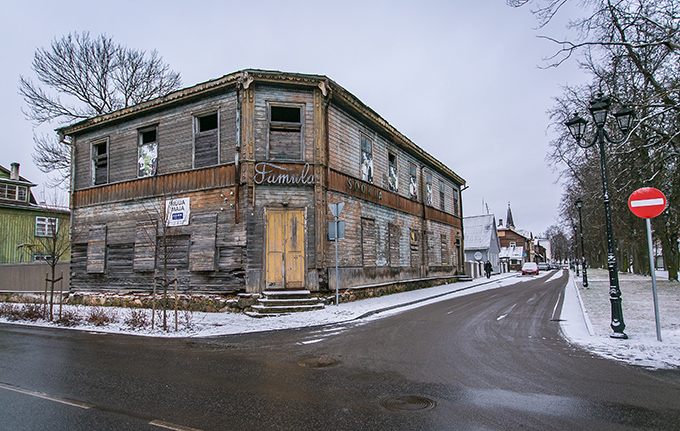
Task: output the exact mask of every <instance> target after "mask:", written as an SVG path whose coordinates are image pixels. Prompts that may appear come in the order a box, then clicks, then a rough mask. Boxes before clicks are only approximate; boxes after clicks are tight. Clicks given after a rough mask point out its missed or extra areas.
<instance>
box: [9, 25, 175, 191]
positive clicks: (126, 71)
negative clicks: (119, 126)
mask: <svg viewBox="0 0 680 431" xmlns="http://www.w3.org/2000/svg"><path fill="white" fill-rule="evenodd" d="M31 69H32V70H33V71H34V72H35V75H36V77H37V79H38V83H35V82H34V81H33V80H32V79H31V78H29V77H25V76H23V75H22V76H21V77H20V79H19V94H21V95H22V96H23V98H24V101H25V102H26V105H27V108H26V109H25V110H24V111H23V112H24V115H25V116H26V118H27V119H28V120H30V121H31V122H33V123H34V124H35V125H36V126H38V125H41V124H45V123H52V122H54V121H57V122H59V123H61V124H64V123H69V122H74V121H78V120H83V119H86V118H90V117H94V116H98V115H102V114H106V113H108V112H112V111H115V110H118V109H122V108H126V107H128V106H132V105H136V104H138V103H142V102H145V101H147V100H150V99H153V98H155V97H159V96H163V95H166V94H168V93H170V92H171V91H174V90H177V89H178V88H180V86H181V78H180V75H179V73H178V72H174V71H172V70H170V68H169V66H168V65H167V64H165V63H164V62H163V60H162V58H161V57H160V56H159V55H158V53H157V52H156V51H155V50H154V51H151V52H150V53H147V52H146V51H139V50H136V49H131V48H128V47H126V46H123V45H119V44H116V43H114V41H113V39H112V38H111V37H109V36H107V35H105V34H102V35H99V36H97V37H95V38H91V37H90V34H89V33H88V32H83V33H82V34H78V33H69V34H68V35H66V36H63V37H61V38H60V39H56V38H55V39H54V40H53V41H52V44H51V45H50V48H38V49H37V50H36V52H35V55H34V57H33V62H32V64H31ZM34 141H35V143H36V146H35V151H34V154H33V159H34V161H35V163H36V165H37V166H38V167H39V168H40V169H41V170H42V171H43V172H46V173H50V172H54V171H58V172H59V180H58V182H60V183H62V182H63V180H64V179H65V178H68V175H69V172H68V171H69V170H68V166H70V162H71V159H70V147H68V146H66V145H62V144H60V143H59V142H57V140H56V138H50V137H46V136H36V137H34Z"/></svg>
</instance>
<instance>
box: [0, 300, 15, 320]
mask: <svg viewBox="0 0 680 431" xmlns="http://www.w3.org/2000/svg"><path fill="white" fill-rule="evenodd" d="M0 317H4V318H5V319H7V320H19V307H18V306H16V305H14V304H8V303H6V302H3V303H2V304H0Z"/></svg>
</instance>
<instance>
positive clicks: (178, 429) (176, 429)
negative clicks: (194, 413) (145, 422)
mask: <svg viewBox="0 0 680 431" xmlns="http://www.w3.org/2000/svg"><path fill="white" fill-rule="evenodd" d="M149 425H153V426H155V427H159V428H165V429H168V430H173V431H201V430H200V429H198V428H191V427H185V426H183V425H177V424H173V423H170V422H165V421H159V420H153V421H151V422H149Z"/></svg>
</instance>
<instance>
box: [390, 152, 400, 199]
mask: <svg viewBox="0 0 680 431" xmlns="http://www.w3.org/2000/svg"><path fill="white" fill-rule="evenodd" d="M388 162H389V167H388V169H389V172H388V178H387V185H388V186H389V188H390V190H391V191H393V192H397V191H399V173H398V171H397V156H396V155H394V154H392V153H389V154H388Z"/></svg>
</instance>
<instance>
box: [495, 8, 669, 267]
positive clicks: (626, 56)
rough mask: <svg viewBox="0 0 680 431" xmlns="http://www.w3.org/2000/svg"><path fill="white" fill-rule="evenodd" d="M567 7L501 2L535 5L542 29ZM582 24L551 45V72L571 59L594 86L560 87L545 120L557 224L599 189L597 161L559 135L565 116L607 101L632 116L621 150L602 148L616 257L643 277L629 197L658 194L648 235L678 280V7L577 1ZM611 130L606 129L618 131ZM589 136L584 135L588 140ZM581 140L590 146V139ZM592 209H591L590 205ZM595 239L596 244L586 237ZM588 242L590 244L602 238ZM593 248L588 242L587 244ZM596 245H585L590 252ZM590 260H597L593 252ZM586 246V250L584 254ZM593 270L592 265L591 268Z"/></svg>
mask: <svg viewBox="0 0 680 431" xmlns="http://www.w3.org/2000/svg"><path fill="white" fill-rule="evenodd" d="M566 2H567V1H566V0H526V1H525V0H507V3H508V4H509V5H511V6H515V7H519V6H522V5H525V4H532V7H533V9H532V12H533V13H534V14H536V17H537V20H538V22H539V27H541V28H545V27H544V25H545V24H546V23H547V22H549V21H550V19H552V17H553V16H554V15H555V14H556V13H557V12H558V11H560V8H561V7H562V6H563V5H564V4H566ZM579 5H580V6H582V9H580V10H581V11H582V12H583V16H581V17H574V19H573V20H572V21H571V22H570V24H569V27H570V29H571V30H573V38H572V39H568V38H567V39H556V38H553V37H550V36H540V37H543V38H545V39H549V40H552V41H553V42H555V43H556V44H557V45H558V49H557V51H556V52H555V53H554V55H552V56H550V57H548V59H547V60H548V66H554V67H557V66H559V65H560V64H562V63H563V62H564V61H566V60H567V59H569V58H572V57H574V56H576V55H577V54H578V61H579V64H580V66H581V68H582V69H583V70H584V71H585V72H586V73H588V74H589V75H590V76H591V77H592V82H591V84H590V85H587V86H583V87H566V88H564V90H563V95H562V96H561V97H559V98H557V99H556V105H555V106H554V107H553V109H552V110H551V111H550V114H551V117H552V119H553V121H554V127H555V129H556V130H557V131H558V134H559V137H558V138H556V139H555V140H554V141H553V142H552V143H551V153H550V154H549V156H548V158H549V162H550V163H551V164H552V165H553V166H554V167H555V168H556V169H558V167H560V168H562V169H563V170H562V172H561V173H562V176H563V179H565V180H566V181H565V188H566V193H565V197H564V199H565V202H564V205H563V206H562V216H563V217H564V218H565V219H569V218H572V219H573V200H574V199H575V198H576V197H577V196H583V197H584V201H586V203H589V201H588V200H587V199H586V197H593V198H595V197H599V198H600V201H601V191H598V190H597V189H598V188H599V187H601V183H600V181H599V180H597V178H595V177H594V176H593V173H594V172H599V170H598V169H597V163H596V160H594V159H596V154H595V152H594V151H593V150H583V149H581V148H579V147H578V146H576V145H575V144H574V142H573V140H572V139H571V138H570V136H569V133H568V131H567V130H566V128H565V127H564V121H565V120H566V119H567V118H569V117H571V115H572V113H573V112H575V111H579V112H581V113H583V112H587V107H588V102H589V101H590V100H591V99H593V98H594V96H596V95H597V94H598V93H599V92H603V93H606V94H608V95H610V96H611V98H612V101H613V102H614V104H615V105H618V106H619V107H620V106H622V105H623V104H627V105H628V106H630V107H633V108H635V111H636V113H637V116H638V119H639V121H638V123H637V124H636V126H635V128H634V130H633V131H632V132H631V133H630V134H629V135H628V136H627V137H626V138H627V139H625V140H624V141H623V142H622V143H620V144H617V145H614V144H612V145H608V146H607V148H606V151H607V163H608V167H609V168H608V171H609V172H610V176H611V177H612V178H610V183H611V184H610V187H609V189H610V192H611V194H612V196H611V197H610V198H611V201H612V222H613V224H614V230H615V231H616V239H617V244H616V247H617V250H616V253H617V257H619V260H620V261H621V262H622V263H623V262H625V263H623V265H622V268H631V269H632V270H633V271H635V272H638V273H648V272H649V271H650V270H651V268H649V264H648V263H647V260H646V259H645V258H644V256H643V254H644V250H645V247H644V241H645V238H644V235H642V234H641V230H642V229H643V228H642V225H641V224H640V223H641V221H640V220H639V219H636V218H635V217H634V216H633V215H632V214H631V213H630V211H628V209H627V199H628V196H629V195H630V193H632V192H633V191H634V190H635V189H637V188H640V187H646V186H649V187H656V188H658V189H660V190H662V191H663V192H664V193H665V194H666V197H667V198H668V211H666V213H665V214H664V215H663V216H660V217H657V218H656V219H654V220H653V221H652V224H653V226H654V234H655V236H657V238H658V239H659V240H660V242H661V243H662V244H663V255H664V263H665V264H666V268H667V269H668V271H669V278H670V279H674V280H677V279H678V266H679V262H678V254H679V253H678V242H677V239H678V233H679V232H680V214H679V213H678V210H677V208H678V207H680V69H678V67H677V65H678V63H680V5H679V4H678V2H677V0H617V1H612V0H584V1H581V2H579ZM609 126H613V124H610V125H608V126H607V129H608V130H616V126H613V127H609ZM593 131H594V130H593V128H591V130H590V133H592V132H593ZM586 139H592V135H591V136H587V137H586ZM592 204H596V202H592ZM601 219H602V217H601V211H600V212H599V213H595V212H592V211H589V210H586V205H585V204H584V221H585V223H584V224H585V225H586V226H587V228H588V229H594V228H596V227H601V226H602V224H601ZM593 235H595V236H593ZM593 235H590V234H588V235H587V238H589V239H591V238H597V237H601V235H597V234H596V233H593ZM591 241H592V240H591ZM592 245H593V243H592V242H591V244H590V245H589V247H592ZM596 245H597V246H596V247H594V248H593V249H592V250H589V251H591V252H592V254H591V255H592V256H594V257H595V256H599V255H600V250H599V248H600V245H601V244H600V243H599V242H598V243H596ZM589 247H587V248H589ZM590 261H591V262H597V260H596V259H590Z"/></svg>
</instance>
